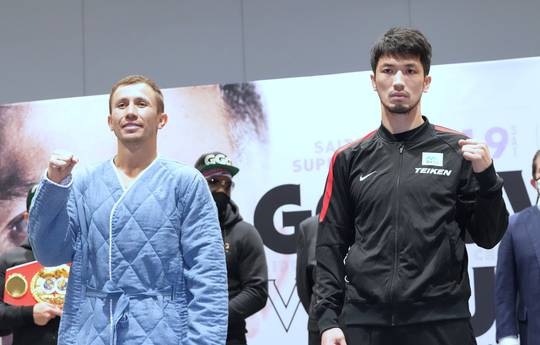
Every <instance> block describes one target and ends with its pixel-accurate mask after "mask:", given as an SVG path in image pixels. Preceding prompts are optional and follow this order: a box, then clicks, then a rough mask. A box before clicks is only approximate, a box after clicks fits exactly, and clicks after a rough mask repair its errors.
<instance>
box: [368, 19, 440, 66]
mask: <svg viewBox="0 0 540 345" xmlns="http://www.w3.org/2000/svg"><path fill="white" fill-rule="evenodd" d="M385 55H390V56H408V55H409V56H418V57H419V58H420V62H421V63H422V66H423V67H424V75H428V74H429V68H430V67H431V44H429V42H428V40H427V38H426V36H424V34H423V33H421V32H420V31H418V30H415V29H411V28H403V27H393V28H391V29H390V30H388V31H387V32H386V33H385V34H384V36H382V37H381V38H379V39H378V40H377V42H375V44H374V45H373V47H372V48H371V61H370V62H371V69H372V70H373V73H375V69H376V68H377V63H378V62H379V59H380V58H381V56H385Z"/></svg>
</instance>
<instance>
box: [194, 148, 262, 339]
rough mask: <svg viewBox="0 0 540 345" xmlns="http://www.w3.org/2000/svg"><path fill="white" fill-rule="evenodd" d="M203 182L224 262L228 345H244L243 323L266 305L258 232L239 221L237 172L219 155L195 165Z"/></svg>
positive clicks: (201, 160) (202, 157) (206, 154)
mask: <svg viewBox="0 0 540 345" xmlns="http://www.w3.org/2000/svg"><path fill="white" fill-rule="evenodd" d="M195 168H196V169H198V170H199V171H200V172H201V173H202V174H203V175H204V177H205V178H206V181H207V182H208V186H209V187H210V191H211V192H212V196H213V197H214V200H215V202H216V206H217V209H218V216H219V223H220V225H221V231H222V234H223V242H224V246H225V256H226V259H227V278H228V284H229V326H228V328H227V345H245V344H247V342H246V332H247V331H246V321H245V319H246V318H247V317H249V316H251V315H253V314H255V313H256V312H258V311H259V310H261V309H262V308H264V306H265V305H266V300H267V298H268V268H267V265H266V257H265V255H264V245H263V242H262V239H261V236H260V235H259V233H258V231H257V229H255V227H253V225H251V224H249V223H247V222H245V221H243V220H242V217H241V216H240V212H239V211H238V206H237V205H236V204H235V203H234V202H233V201H232V200H231V190H232V188H233V186H234V183H233V181H232V177H233V176H234V175H236V173H238V171H239V169H238V168H236V167H235V166H233V165H232V162H231V160H230V159H229V158H228V157H227V156H226V155H225V154H223V153H221V152H210V153H205V154H203V155H202V156H201V157H200V158H199V159H198V160H197V162H196V163H195Z"/></svg>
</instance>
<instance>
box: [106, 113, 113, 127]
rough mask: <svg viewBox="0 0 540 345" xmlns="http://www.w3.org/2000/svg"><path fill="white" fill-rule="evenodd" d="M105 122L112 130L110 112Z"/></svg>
mask: <svg viewBox="0 0 540 345" xmlns="http://www.w3.org/2000/svg"><path fill="white" fill-rule="evenodd" d="M107 124H108V125H109V129H110V130H111V131H112V130H113V128H112V115H111V114H109V116H107Z"/></svg>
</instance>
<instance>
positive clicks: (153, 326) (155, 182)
mask: <svg viewBox="0 0 540 345" xmlns="http://www.w3.org/2000/svg"><path fill="white" fill-rule="evenodd" d="M117 173H118V172H117V171H116V168H115V166H114V164H113V163H112V161H107V162H105V163H102V164H100V165H98V166H96V167H94V168H91V169H85V170H82V169H81V171H78V172H76V173H74V176H73V178H72V179H68V181H65V185H64V184H62V185H58V184H55V183H53V182H51V181H49V180H48V179H46V178H45V179H43V180H42V181H41V183H40V186H39V188H38V192H37V194H36V197H35V198H34V202H33V205H32V208H31V213H30V223H29V237H30V242H31V244H32V247H33V250H34V254H35V256H36V258H37V259H38V260H39V261H40V262H41V263H42V264H44V265H47V266H52V265H59V264H62V263H66V262H72V267H71V274H70V277H69V282H68V289H67V294H66V301H65V304H64V311H63V316H62V320H61V325H60V336H59V344H62V345H63V344H77V345H84V344H92V345H94V344H95V345H104V344H129V345H137V344H145V345H146V344H148V345H150V344H152V345H167V344H186V345H195V344H197V345H204V344H209V345H210V344H211V345H216V344H224V343H225V339H226V332H227V303H228V302H227V275H226V267H225V258H224V252H223V242H222V238H221V231H220V228H219V222H218V219H217V212H216V208H215V203H214V200H213V199H212V196H211V194H210V192H209V190H208V186H207V183H206V181H205V180H204V178H203V177H202V176H201V175H200V174H199V173H198V172H197V171H196V170H194V169H193V168H191V167H188V166H185V165H182V164H180V163H177V162H174V161H170V160H166V159H162V158H158V159H156V160H155V161H154V162H153V163H152V164H151V165H150V166H149V167H148V168H147V169H145V170H144V171H143V172H141V173H140V174H139V176H138V177H137V179H136V181H135V182H134V183H133V184H132V185H131V187H130V188H129V189H127V190H124V189H123V187H122V185H121V184H120V182H119V178H118V176H117Z"/></svg>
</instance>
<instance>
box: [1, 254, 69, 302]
mask: <svg viewBox="0 0 540 345" xmlns="http://www.w3.org/2000/svg"><path fill="white" fill-rule="evenodd" d="M68 276H69V265H68V264H64V265H60V266H55V267H44V266H43V265H41V264H40V263H38V262H37V261H32V262H28V263H25V264H22V265H18V266H14V267H11V268H8V269H7V270H6V286H5V288H4V302H5V303H8V304H11V305H16V306H33V305H34V304H36V303H39V302H47V303H50V304H54V305H56V306H58V307H60V308H62V306H63V305H64V297H65V295H66V289H67V282H68Z"/></svg>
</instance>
